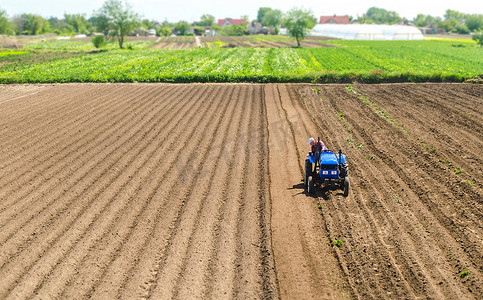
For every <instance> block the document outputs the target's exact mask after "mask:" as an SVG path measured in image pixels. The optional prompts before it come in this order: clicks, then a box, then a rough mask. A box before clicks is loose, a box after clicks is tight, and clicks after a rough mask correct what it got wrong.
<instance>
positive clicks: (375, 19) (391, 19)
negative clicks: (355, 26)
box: [359, 7, 401, 24]
mask: <svg viewBox="0 0 483 300" xmlns="http://www.w3.org/2000/svg"><path fill="white" fill-rule="evenodd" d="M400 20H401V17H399V15H398V14H397V12H395V11H388V10H385V9H384V8H378V7H371V8H369V9H368V10H367V12H366V13H365V14H363V15H362V17H360V18H359V23H378V24H394V23H397V22H399V21H400Z"/></svg>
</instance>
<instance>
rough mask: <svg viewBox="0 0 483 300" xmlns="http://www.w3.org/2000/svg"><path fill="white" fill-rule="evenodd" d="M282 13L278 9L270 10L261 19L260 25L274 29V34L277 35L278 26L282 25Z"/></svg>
mask: <svg viewBox="0 0 483 300" xmlns="http://www.w3.org/2000/svg"><path fill="white" fill-rule="evenodd" d="M282 17H283V14H282V11H281V10H279V9H272V10H270V11H269V12H267V13H266V14H265V15H264V16H263V19H262V25H264V26H270V27H274V28H275V33H276V34H278V25H280V24H281V23H282Z"/></svg>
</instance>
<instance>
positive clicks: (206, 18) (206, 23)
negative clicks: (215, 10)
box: [200, 14, 215, 26]
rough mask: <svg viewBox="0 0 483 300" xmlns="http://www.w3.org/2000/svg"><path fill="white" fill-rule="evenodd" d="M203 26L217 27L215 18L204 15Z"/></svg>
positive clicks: (202, 18)
mask: <svg viewBox="0 0 483 300" xmlns="http://www.w3.org/2000/svg"><path fill="white" fill-rule="evenodd" d="M200 25H201V26H213V25H215V17H214V16H212V15H209V14H204V15H202V16H201V22H200Z"/></svg>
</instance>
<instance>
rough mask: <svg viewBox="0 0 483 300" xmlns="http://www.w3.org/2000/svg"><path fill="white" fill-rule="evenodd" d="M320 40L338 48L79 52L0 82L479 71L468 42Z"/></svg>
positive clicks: (389, 77)
mask: <svg viewBox="0 0 483 300" xmlns="http://www.w3.org/2000/svg"><path fill="white" fill-rule="evenodd" d="M321 42H323V43H326V44H327V43H331V44H335V45H337V46H338V47H333V48H332V47H331V48H301V49H299V48H230V49H225V48H215V49H206V48H196V49H183V50H163V49H160V50H154V49H135V50H109V51H105V52H99V53H91V54H88V53H84V54H81V55H78V56H73V57H69V58H59V59H54V60H50V61H46V62H42V63H36V64H24V65H22V66H17V67H16V68H15V69H11V68H6V69H3V70H2V69H1V68H0V82H1V83H34V82H35V83H41V82H45V83H48V82H351V81H354V80H358V81H361V82H425V81H440V82H441V81H454V82H459V81H463V80H465V79H467V78H470V77H474V76H476V75H478V74H483V48H481V47H478V46H477V45H476V43H474V42H457V41H437V40H431V41H390V42H388V41H321ZM21 55H28V54H19V55H17V57H19V56H21ZM8 57H10V55H4V56H0V66H1V65H2V60H3V59H5V58H8Z"/></svg>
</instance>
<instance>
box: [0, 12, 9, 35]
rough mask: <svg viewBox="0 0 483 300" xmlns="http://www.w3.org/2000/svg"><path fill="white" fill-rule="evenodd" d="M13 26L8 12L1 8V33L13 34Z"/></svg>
mask: <svg viewBox="0 0 483 300" xmlns="http://www.w3.org/2000/svg"><path fill="white" fill-rule="evenodd" d="M11 33H12V26H11V24H10V22H9V21H8V15H7V12H6V11H5V10H3V9H1V8H0V34H11Z"/></svg>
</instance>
